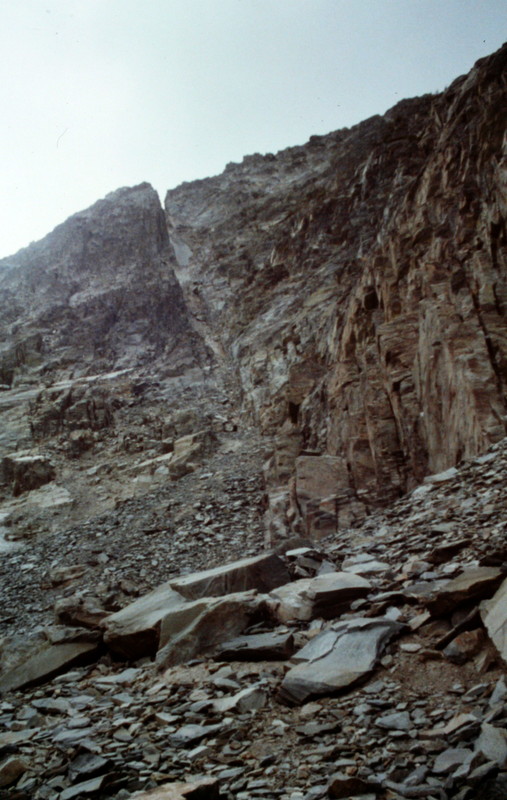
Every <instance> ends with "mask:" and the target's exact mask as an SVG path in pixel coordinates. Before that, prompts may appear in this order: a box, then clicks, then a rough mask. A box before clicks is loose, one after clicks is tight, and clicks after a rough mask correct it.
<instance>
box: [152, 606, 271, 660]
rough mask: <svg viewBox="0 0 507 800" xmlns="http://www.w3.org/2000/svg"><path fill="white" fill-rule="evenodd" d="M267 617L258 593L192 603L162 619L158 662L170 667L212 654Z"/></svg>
mask: <svg viewBox="0 0 507 800" xmlns="http://www.w3.org/2000/svg"><path fill="white" fill-rule="evenodd" d="M266 615H267V611H266V604H265V599H264V595H258V594H257V593H256V592H255V591H250V592H238V593H236V594H228V595H226V596H225V597H208V598H203V599H202V600H195V601H194V602H189V603H188V604H187V605H185V606H182V607H181V608H180V609H177V610H175V611H174V612H173V613H169V614H166V615H165V616H164V617H163V619H162V620H161V623H160V640H159V652H158V653H157V663H158V664H159V665H160V666H165V667H168V666H171V665H173V664H182V663H183V662H184V661H188V660H190V659H191V658H194V657H195V656H196V655H200V654H202V653H208V652H209V651H211V650H213V649H214V648H215V647H216V646H217V645H218V644H221V643H222V642H223V641H227V639H230V638H231V637H233V636H237V635H238V634H239V633H242V631H244V630H245V628H248V626H249V625H250V624H251V623H252V622H253V621H255V620H259V619H263V618H265V617H266Z"/></svg>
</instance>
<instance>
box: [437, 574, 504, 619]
mask: <svg viewBox="0 0 507 800" xmlns="http://www.w3.org/2000/svg"><path fill="white" fill-rule="evenodd" d="M504 576H505V573H504V572H503V570H501V569H500V568H499V567H473V568H471V569H466V570H465V571H464V572H462V573H461V575H458V577H457V578H453V579H452V580H450V581H447V583H445V584H444V585H443V586H441V587H439V588H438V589H437V590H436V591H435V592H433V593H432V594H431V595H430V597H429V598H428V600H426V601H425V604H426V606H427V608H428V609H429V611H431V613H432V614H435V615H437V616H443V615H444V614H449V613H450V612H451V611H453V610H454V609H455V608H457V607H458V606H460V605H461V604H462V603H466V602H468V601H470V600H482V599H483V598H486V597H491V596H492V595H493V594H494V592H495V591H496V589H497V588H498V586H499V585H500V583H501V581H502V578H503V577H504Z"/></svg>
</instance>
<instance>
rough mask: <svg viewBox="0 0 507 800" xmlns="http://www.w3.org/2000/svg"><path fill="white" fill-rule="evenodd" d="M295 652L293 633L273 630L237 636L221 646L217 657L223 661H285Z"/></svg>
mask: <svg viewBox="0 0 507 800" xmlns="http://www.w3.org/2000/svg"><path fill="white" fill-rule="evenodd" d="M293 652H294V636H293V634H292V633H289V632H288V631H286V632H284V633H277V632H276V631H273V632H270V633H257V634H251V635H248V636H237V637H236V638H235V639H231V640H230V641H228V642H225V644H223V645H222V646H221V647H220V650H219V651H218V653H217V655H216V658H217V659H219V660H222V661H270V660H280V661H283V660H284V659H286V658H290V656H291V655H292V654H293Z"/></svg>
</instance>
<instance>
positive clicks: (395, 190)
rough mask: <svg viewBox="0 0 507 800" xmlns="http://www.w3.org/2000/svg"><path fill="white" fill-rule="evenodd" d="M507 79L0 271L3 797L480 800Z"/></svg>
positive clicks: (131, 196)
mask: <svg viewBox="0 0 507 800" xmlns="http://www.w3.org/2000/svg"><path fill="white" fill-rule="evenodd" d="M506 56H507V50H506V48H505V47H504V48H502V49H501V50H500V51H499V52H498V53H496V54H494V55H492V56H491V57H489V58H487V59H483V60H481V61H480V62H478V64H477V65H476V66H475V67H474V68H473V69H472V71H471V72H470V74H469V75H467V76H464V77H462V78H458V79H457V80H456V81H455V82H454V83H453V84H452V85H451V86H450V87H449V89H447V90H446V91H445V92H444V93H442V94H441V95H435V96H429V95H428V96H426V97H422V98H416V99H414V100H409V101H403V102H402V103H399V104H398V105H397V106H395V107H394V108H393V109H391V110H390V111H389V112H387V114H385V115H384V116H383V117H379V116H377V117H373V118H372V119H370V120H366V121H365V122H364V123H361V124H360V125H357V126H355V127H354V128H352V129H350V130H343V131H337V132H335V133H332V134H329V135H327V136H322V137H312V139H311V140H310V142H309V143H308V144H307V145H304V146H301V147H294V148H290V149H289V150H286V151H282V152H281V153H278V154H276V155H266V156H259V155H255V156H250V157H247V158H245V159H244V161H243V162H242V163H241V164H231V165H228V167H227V168H226V170H225V171H224V173H223V174H222V175H220V176H217V177H215V178H209V179H205V180H203V181H195V182H193V183H190V184H184V185H182V186H180V187H178V188H176V189H173V190H171V191H170V192H169V193H168V195H167V198H166V203H165V212H164V211H163V210H162V208H161V206H160V203H159V200H158V197H157V194H156V192H155V191H154V190H153V189H152V188H151V187H150V186H149V185H147V184H141V185H140V186H137V187H133V188H131V189H121V190H118V191H117V192H114V193H112V194H111V195H108V197H106V198H105V199H104V200H102V201H99V203H97V204H95V205H94V206H92V207H91V208H90V209H88V210H86V211H83V212H80V213H79V214H77V215H75V216H74V217H72V218H71V219H70V220H68V221H67V222H66V223H64V224H63V225H61V226H59V227H58V228H57V229H55V231H53V233H51V234H49V236H47V237H46V238H45V239H44V240H42V241H41V242H38V243H35V244H33V245H30V247H28V248H26V249H25V250H22V251H21V252H20V253H18V254H16V255H14V256H11V257H10V258H8V259H4V260H3V261H1V262H0V304H1V307H2V315H1V316H0V417H1V424H0V458H1V459H2V461H1V463H2V482H1V484H0V559H1V561H2V569H1V570H0V589H1V598H2V606H1V609H0V626H1V632H2V638H1V639H0V686H1V687H2V691H3V694H2V697H1V698H0V785H1V786H2V793H3V794H5V795H6V797H9V798H10V797H12V798H13V800H14V799H15V800H74V799H75V800H80V798H85V797H91V798H93V797H96V798H102V797H104V798H113V800H128V798H129V797H132V796H134V797H135V796H136V795H137V796H138V797H146V798H149V797H152V798H153V799H154V800H155V798H163V797H167V798H169V797H175V798H180V797H195V798H199V797H201V798H203V797H204V798H206V797H207V798H215V797H221V798H222V800H233V799H234V800H236V799H237V800H251V798H265V799H266V800H274V799H275V798H280V800H317V798H322V797H350V796H355V797H362V798H365V799H366V798H368V800H398V798H410V797H428V798H438V800H470V799H471V798H474V800H475V798H493V797H496V798H498V797H504V796H505V786H506V782H507V756H506V752H507V749H506V748H507V745H506V741H507V689H506V686H505V680H504V677H505V676H504V673H505V664H506V652H505V629H506V618H505V617H506V615H505V575H506V574H507V547H506V544H505V537H506V534H507V521H506V514H505V510H506V504H505V484H506V481H507V440H506V439H505V438H504V437H505V434H506V430H507V429H506V422H505V420H506V413H505V411H506V408H505V405H506V396H507V393H506V387H505V376H506V374H507V371H506V369H505V364H506V357H507V352H506V348H507V337H506V335H505V332H506V326H505V314H506V308H507V299H506V298H507V290H506V269H505V267H506V263H507V262H506V235H505V220H506V216H507V208H506V203H505V197H506V181H505V175H506V173H505V150H504V147H505V145H504V141H505V137H504V132H505V113H504V109H505V87H506V81H505V69H506ZM279 539H280V540H281V541H280V542H279V541H278V540H279ZM274 544H275V545H276V549H275V550H274V551H271V550H270V548H271V547H272V545H274ZM281 701H282V702H281ZM3 794H2V796H3Z"/></svg>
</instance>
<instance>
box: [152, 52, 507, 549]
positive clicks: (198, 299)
mask: <svg viewBox="0 0 507 800" xmlns="http://www.w3.org/2000/svg"><path fill="white" fill-rule="evenodd" d="M506 64H507V48H505V47H504V48H503V49H502V50H500V51H499V52H498V53H496V54H495V55H493V56H491V57H490V58H487V59H483V60H482V61H480V62H478V63H477V64H476V66H475V67H474V68H473V69H472V71H471V72H470V74H469V75H468V76H466V77H462V78H458V79H457V80H456V81H455V82H454V83H453V84H452V85H451V86H450V87H449V89H448V90H447V91H446V92H444V93H443V94H441V95H438V96H425V97H422V98H418V99H415V100H410V101H403V102H401V103H399V104H398V105H397V106H395V107H394V108H393V109H391V110H390V111H389V112H388V113H387V114H386V115H385V116H384V117H373V118H372V119H369V120H367V121H366V122H364V123H361V124H360V125H358V126H356V127H355V128H352V129H351V130H344V131H338V132H337V133H333V134H330V135H328V136H323V137H312V139H311V140H310V142H309V143H308V144H307V145H306V146H304V147H296V148H291V149H289V150H286V151H283V152H281V153H278V154H277V155H276V156H273V155H269V156H264V157H262V156H251V157H247V158H245V159H244V161H243V162H242V163H241V164H239V165H238V164H231V165H229V166H228V167H227V168H226V170H225V172H224V173H223V174H222V175H220V176H218V177H216V178H211V179H207V180H203V181H198V182H195V183H193V184H183V185H182V186H180V187H178V188H177V189H175V190H173V191H170V192H169V193H168V195H167V198H166V210H167V215H168V222H169V227H170V234H171V237H172V241H173V245H174V247H175V251H176V254H177V255H178V258H179V270H178V274H179V277H180V280H181V281H182V285H183V286H184V287H186V288H187V292H188V293H189V294H190V293H191V292H192V291H193V293H194V299H193V305H194V309H197V313H199V314H200V315H201V318H203V319H204V320H206V321H207V324H208V326H209V328H210V329H211V330H212V331H213V334H214V336H215V337H216V338H218V340H219V342H220V347H221V348H222V349H223V350H224V351H225V352H226V353H227V354H228V358H229V359H230V360H231V361H232V362H233V363H234V365H235V367H236V369H237V371H238V379H239V381H240V383H241V388H242V392H243V402H244V405H245V407H246V408H247V409H248V410H249V412H250V414H251V415H252V417H253V419H254V420H255V421H256V423H257V424H258V425H259V426H260V428H261V430H262V431H263V432H265V433H267V434H270V435H272V436H273V437H274V447H273V454H272V458H271V460H270V462H269V463H268V465H267V471H266V472H267V482H268V486H269V490H270V499H271V512H272V513H271V515H270V519H271V527H272V532H275V531H276V530H277V529H278V530H279V529H281V530H284V529H285V530H286V529H288V528H290V527H292V528H293V529H294V530H296V531H305V532H309V533H311V534H314V535H319V532H320V533H322V532H324V531H328V530H329V529H333V528H335V527H336V526H340V525H347V524H350V523H351V522H354V521H357V520H358V519H360V518H361V517H363V516H364V515H365V514H366V513H368V512H369V511H370V510H371V509H372V508H373V507H375V506H379V505H384V504H387V503H389V502H391V501H392V500H393V499H394V498H396V497H398V496H399V495H401V494H402V493H404V492H406V491H407V490H408V489H410V488H413V487H414V486H415V485H416V484H417V483H418V482H420V481H421V479H422V478H423V476H424V475H426V474H427V473H429V472H436V471H439V470H442V469H445V468H447V467H449V466H451V465H454V464H457V463H459V462H460V461H461V459H463V458H467V457H470V456H472V455H474V454H476V453H478V452H480V451H482V450H483V449H485V448H486V447H487V446H488V444H490V443H491V442H494V441H496V440H498V439H500V438H501V437H503V436H504V435H505V431H506V418H505V407H506V394H505V391H506V364H507V361H506V357H507V339H506V325H505V321H506V320H505V314H506V301H507V295H506V291H507V287H506V228H505V218H506V211H507V209H506V190H507V183H506V182H507V163H506V149H505V148H506V142H505V114H504V109H505V90H506Z"/></svg>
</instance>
